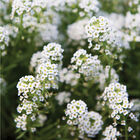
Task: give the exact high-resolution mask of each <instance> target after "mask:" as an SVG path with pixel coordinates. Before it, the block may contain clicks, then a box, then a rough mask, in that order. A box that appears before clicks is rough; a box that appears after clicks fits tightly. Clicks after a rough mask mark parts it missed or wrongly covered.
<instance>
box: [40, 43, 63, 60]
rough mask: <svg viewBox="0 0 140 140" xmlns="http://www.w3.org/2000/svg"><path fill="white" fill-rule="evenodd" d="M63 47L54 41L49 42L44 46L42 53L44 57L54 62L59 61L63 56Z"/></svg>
mask: <svg viewBox="0 0 140 140" xmlns="http://www.w3.org/2000/svg"><path fill="white" fill-rule="evenodd" d="M62 53H63V49H62V48H61V45H59V44H56V43H49V44H48V45H47V46H44V48H43V51H42V55H43V56H44V58H45V59H50V60H52V61H54V62H60V61H61V60H62V58H63V55H62Z"/></svg>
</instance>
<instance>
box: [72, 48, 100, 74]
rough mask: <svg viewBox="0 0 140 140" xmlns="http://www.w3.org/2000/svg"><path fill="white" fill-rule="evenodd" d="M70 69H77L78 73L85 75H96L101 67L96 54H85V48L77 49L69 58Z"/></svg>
mask: <svg viewBox="0 0 140 140" xmlns="http://www.w3.org/2000/svg"><path fill="white" fill-rule="evenodd" d="M71 63H73V65H72V69H73V70H78V72H79V73H81V74H84V75H85V76H87V77H90V76H92V77H96V76H97V75H98V74H99V71H100V69H101V65H100V60H99V59H98V56H91V54H87V52H86V50H83V49H79V50H78V51H77V52H75V53H74V55H73V57H72V58H71Z"/></svg>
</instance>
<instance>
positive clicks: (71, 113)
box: [65, 100, 87, 125]
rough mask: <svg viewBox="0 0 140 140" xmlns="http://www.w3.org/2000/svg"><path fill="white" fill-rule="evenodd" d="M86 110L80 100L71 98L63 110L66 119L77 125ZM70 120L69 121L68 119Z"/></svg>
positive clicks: (85, 106)
mask: <svg viewBox="0 0 140 140" xmlns="http://www.w3.org/2000/svg"><path fill="white" fill-rule="evenodd" d="M86 112H87V105H86V104H85V103H84V102H83V101H81V100H78V101H76V100H72V101H71V103H69V104H67V109H66V111H65V114H66V116H67V117H68V120H71V121H72V124H73V125H77V124H78V122H79V120H80V117H81V115H83V114H85V113H86ZM69 122H70V121H69Z"/></svg>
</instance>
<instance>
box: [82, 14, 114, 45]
mask: <svg viewBox="0 0 140 140" xmlns="http://www.w3.org/2000/svg"><path fill="white" fill-rule="evenodd" d="M109 22H110V21H109V20H108V19H107V18H105V17H102V16H100V17H99V18H96V17H92V18H91V19H90V21H89V22H88V24H87V25H86V29H85V30H86V34H87V37H88V38H91V39H92V40H94V41H96V40H97V41H105V40H106V39H107V37H106V36H107V34H108V33H109V32H110V31H111V27H110V23H109ZM97 41H96V42H97ZM90 47H91V46H90Z"/></svg>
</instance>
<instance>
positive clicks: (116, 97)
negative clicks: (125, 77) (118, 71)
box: [101, 83, 137, 121]
mask: <svg viewBox="0 0 140 140" xmlns="http://www.w3.org/2000/svg"><path fill="white" fill-rule="evenodd" d="M101 98H103V100H104V101H105V103H107V105H108V106H109V108H110V109H111V110H112V113H111V118H115V119H116V120H120V119H121V117H122V115H123V116H126V115H127V114H129V117H130V118H131V119H133V120H135V121H137V117H135V115H134V114H133V113H131V112H130V109H131V108H132V106H133V104H132V103H131V102H129V100H128V93H127V90H126V86H125V85H121V84H120V83H111V84H110V85H109V86H108V87H106V88H105V90H104V93H103V94H102V96H101ZM130 114H131V115H130ZM122 119H123V118H122Z"/></svg>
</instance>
